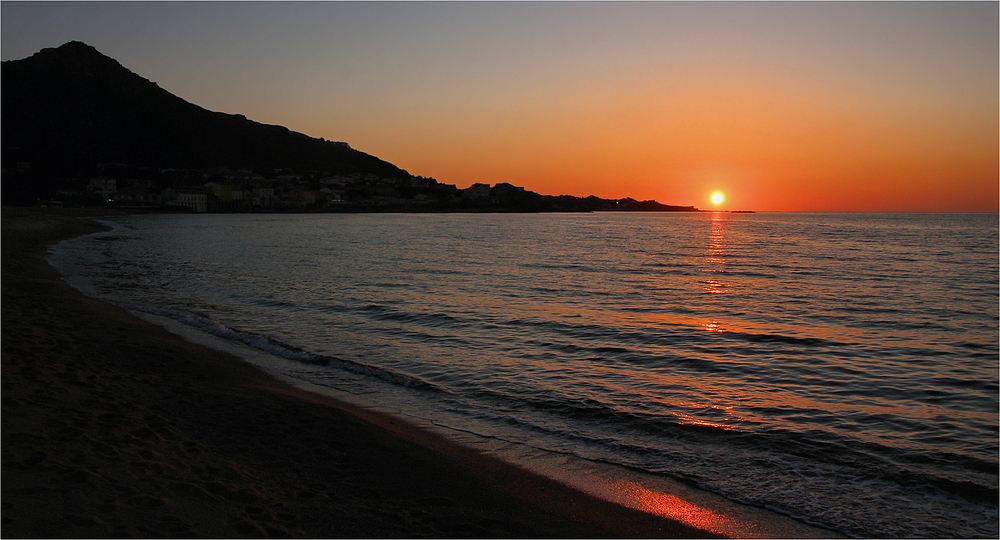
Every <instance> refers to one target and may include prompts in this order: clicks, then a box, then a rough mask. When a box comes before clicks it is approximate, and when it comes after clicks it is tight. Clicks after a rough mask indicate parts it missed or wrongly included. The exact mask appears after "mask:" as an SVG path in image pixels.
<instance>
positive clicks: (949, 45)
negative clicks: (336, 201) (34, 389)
mask: <svg viewBox="0 0 1000 540" xmlns="http://www.w3.org/2000/svg"><path fill="white" fill-rule="evenodd" d="M998 5H1000V4H998V3H997V2H972V3H965V2H912V3H911V2H878V3H868V2H831V3H826V2H822V3H821V2H774V3H770V2H768V3H763V2H549V3H534V2H510V3H506V2H501V3H495V2H489V3H479V2H469V3H466V2H439V3H424V2H350V3H347V2H343V3H342V2H306V3H290V2H276V3H271V2H248V3H244V2H218V3H214V2H213V3H208V2H183V3H181V2H139V3H128V2H109V3H89V2H69V3H62V2H24V3H19V2H3V3H2V4H0V44H2V45H0V56H2V58H3V60H13V59H20V58H25V57H27V56H30V55H31V54H34V53H35V52H37V51H38V50H40V49H42V48H45V47H56V46H59V45H61V44H63V43H65V42H67V41H70V40H79V41H83V42H85V43H88V44H90V45H93V46H94V47H96V48H97V49H98V50H100V51H101V52H102V53H104V54H106V55H108V56H110V57H112V58H115V59H116V60H118V61H119V62H120V63H121V64H122V65H124V66H125V67H127V68H129V69H130V70H132V71H133V72H135V73H137V74H139V75H141V76H143V77H145V78H147V79H150V80H152V81H155V82H156V83H157V84H159V85H160V87H162V88H164V89H166V90H168V91H170V92H171V93H173V94H175V95H178V96H180V97H182V98H184V99H186V100H187V101H190V102H192V103H195V104H198V105H201V106H203V107H205V108H208V109H211V110H215V111H223V112H228V113H239V114H244V115H246V116H247V117H248V118H250V119H252V120H256V121H259V122H264V123H268V124H280V125H283V126H287V127H288V128H290V129H292V130H295V131H300V132H303V133H306V134H308V135H311V136H314V137H324V138H326V139H330V140H337V141H347V142H349V143H350V144H351V146H352V147H354V148H356V149H359V150H362V151H364V152H367V153H369V154H373V155H375V156H378V157H380V158H382V159H385V160H387V161H390V162H392V163H393V164H395V165H397V166H399V167H402V168H404V169H406V170H408V171H409V172H410V173H411V174H415V175H422V176H433V177H434V178H436V179H438V180H439V181H441V182H446V183H450V184H457V185H458V186H459V187H462V188H464V187H467V186H469V185H471V184H472V183H475V182H483V183H489V184H495V183H498V182H510V183H512V184H515V185H519V186H524V187H526V188H527V189H530V190H532V191H537V192H539V193H542V194H547V195H558V194H568V195H576V196H587V195H597V196H600V197H606V198H621V197H634V198H636V199H640V200H644V199H656V200H658V201H660V202H663V203H667V204H677V205H693V206H697V207H699V208H703V209H710V208H720V209H729V210H741V209H748V210H757V211H987V212H997V211H998V210H1000V178H998V168H1000V22H998V21H1000V10H998ZM716 191H719V192H722V193H724V194H725V196H726V199H725V201H724V202H723V203H722V204H721V205H718V206H716V205H714V204H712V202H710V200H709V197H710V196H711V194H712V193H714V192H716Z"/></svg>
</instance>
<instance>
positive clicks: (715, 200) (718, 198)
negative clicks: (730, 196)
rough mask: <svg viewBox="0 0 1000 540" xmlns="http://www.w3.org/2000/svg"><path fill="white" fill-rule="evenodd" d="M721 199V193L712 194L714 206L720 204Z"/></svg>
mask: <svg viewBox="0 0 1000 540" xmlns="http://www.w3.org/2000/svg"><path fill="white" fill-rule="evenodd" d="M722 198H723V197H722V194H721V193H718V192H716V193H713V194H712V202H713V203H715V204H719V203H721V202H722Z"/></svg>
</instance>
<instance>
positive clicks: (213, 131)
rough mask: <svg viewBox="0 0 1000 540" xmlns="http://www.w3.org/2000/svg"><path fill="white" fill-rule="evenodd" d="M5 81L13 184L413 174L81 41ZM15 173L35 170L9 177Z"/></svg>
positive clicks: (42, 54) (8, 64)
mask: <svg viewBox="0 0 1000 540" xmlns="http://www.w3.org/2000/svg"><path fill="white" fill-rule="evenodd" d="M0 83H2V90H0V92H2V144H3V164H4V169H5V174H4V177H5V184H6V183H7V180H8V177H17V178H16V179H15V180H17V181H25V180H24V179H25V178H26V176H31V177H32V179H33V180H34V181H46V180H47V181H49V182H51V181H52V180H51V179H53V178H57V177H60V176H63V177H74V176H77V177H78V176H81V175H86V174H93V173H94V171H96V170H99V167H100V164H107V163H115V164H124V165H127V166H130V167H140V168H141V167H148V168H177V169H201V168H208V167H217V166H224V167H230V168H252V169H255V170H257V171H270V170H273V169H276V168H282V169H294V170H296V171H322V172H324V173H327V174H351V173H365V174H369V173H371V174H375V175H377V176H379V177H383V178H385V177H394V178H407V177H409V176H410V175H409V173H407V172H406V171H405V170H403V169H400V168H398V167H396V166H395V165H393V164H391V163H388V162H386V161H383V160H380V159H378V158H376V157H374V156H371V155H369V154H365V153H364V152H359V151H357V150H354V149H351V148H350V147H349V146H348V145H347V144H346V143H336V142H330V141H325V140H323V139H317V138H313V137H309V136H307V135H304V134H302V133H297V132H294V131H291V130H289V129H287V128H285V127H282V126H275V125H267V124H261V123H259V122H254V121H251V120H248V119H246V118H245V117H244V116H242V115H232V114H224V113H219V112H213V111H209V110H207V109H204V108H202V107H199V106H197V105H194V104H192V103H189V102H187V101H185V100H183V99H181V98H179V97H177V96H175V95H173V94H171V93H170V92H168V91H166V90H164V89H162V88H160V87H159V86H158V85H157V84H156V83H154V82H151V81H149V80H147V79H145V78H143V77H140V76H139V75H136V74H135V73H133V72H131V71H129V70H128V69H126V68H125V67H123V66H122V65H121V64H119V63H118V62H117V61H116V60H114V59H112V58H109V57H107V56H105V55H103V54H101V53H100V52H99V51H98V50H97V49H95V48H93V47H91V46H90V45H87V44H85V43H81V42H78V41H71V42H69V43H66V44H65V45H62V46H60V47H57V48H47V49H42V50H41V51H39V52H38V53H36V54H34V55H32V56H30V57H28V58H24V59H21V60H11V61H5V62H3V65H2V74H0ZM15 167H19V168H26V167H30V170H31V172H32V174H31V175H24V174H20V175H12V174H6V173H7V172H8V171H13V170H15ZM6 188H7V186H5V192H6V191H7V189H6Z"/></svg>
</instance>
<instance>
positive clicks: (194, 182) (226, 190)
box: [63, 167, 530, 212]
mask: <svg viewBox="0 0 1000 540" xmlns="http://www.w3.org/2000/svg"><path fill="white" fill-rule="evenodd" d="M161 173H163V174H164V179H162V180H159V181H158V180H147V179H124V180H116V179H115V178H109V177H98V178H93V179H90V180H89V184H88V185H87V186H86V190H87V194H88V195H89V199H90V200H95V199H97V200H100V201H102V202H104V203H106V204H111V205H113V206H115V207H119V208H132V209H166V210H169V209H176V210H182V211H190V212H248V211H276V210H293V211H294V210H336V209H365V208H370V209H372V210H377V209H378V208H379V207H384V208H396V207H411V208H412V207H420V206H425V207H430V206H435V205H437V206H441V205H446V206H447V205H456V204H458V205H484V204H489V203H490V202H491V201H492V202H497V201H509V200H511V199H512V198H515V197H518V196H520V195H523V194H525V193H526V192H525V190H524V188H521V187H516V186H513V185H511V184H506V183H503V184H497V185H496V186H494V187H490V186H489V185H488V184H473V185H472V186H471V187H469V188H467V189H464V190H461V189H458V188H457V187H456V186H454V185H451V184H441V183H438V182H437V181H436V180H435V179H433V178H424V177H421V176H411V177H408V178H380V177H379V176H377V175H375V174H364V173H353V174H350V175H345V176H317V175H297V174H295V173H294V172H293V171H290V170H277V171H274V174H273V175H271V176H270V177H268V178H265V177H264V176H263V175H261V174H258V173H255V172H254V171H252V170H248V169H243V170H232V169H228V168H225V167H215V168H212V169H205V170H202V171H161ZM170 173H176V174H170ZM177 179H182V180H181V181H178V180H177ZM527 193H530V192H527ZM63 195H70V194H67V193H64V194H63ZM63 198H66V197H63Z"/></svg>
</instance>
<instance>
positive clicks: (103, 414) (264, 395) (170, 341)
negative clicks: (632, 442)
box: [0, 208, 708, 538]
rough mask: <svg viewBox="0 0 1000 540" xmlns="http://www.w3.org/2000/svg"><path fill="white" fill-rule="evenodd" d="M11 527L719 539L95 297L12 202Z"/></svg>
mask: <svg viewBox="0 0 1000 540" xmlns="http://www.w3.org/2000/svg"><path fill="white" fill-rule="evenodd" d="M2 221H3V236H2V267H3V282H2V304H0V308H2V352H3V365H2V367H3V371H2V402H3V403H2V405H3V413H2V432H0V436H2V446H3V455H2V468H3V471H2V489H3V493H2V495H3V497H2V499H3V502H2V505H3V506H2V520H0V521H2V528H0V534H2V536H3V537H5V538H16V537H109V536H112V537H114V536H118V537H120V536H138V537H162V536H167V537H203V536H221V537H263V536H298V537H303V536H305V537H421V536H433V537H442V536H448V537H611V536H619V537H703V536H708V535H707V533H705V532H704V531H700V530H698V529H694V528H691V527H687V526H685V525H683V524H680V523H677V522H674V521H671V520H668V519H664V518H660V517H657V516H653V515H650V514H645V513H642V512H638V511H634V510H630V509H627V508H624V507H621V506H617V505H614V504H611V503H608V502H605V501H603V500H600V499H597V498H594V497H591V496H588V495H585V494H583V493H581V492H578V491H575V490H572V489H569V488H567V487H565V486H563V485H561V484H559V483H557V482H554V481H551V480H549V479H546V478H544V477H541V476H538V475H535V474H532V473H529V472H526V471H524V470H522V469H519V468H516V467H514V466H511V465H508V464H505V463H503V462H500V461H498V460H496V459H492V458H489V457H486V456H483V455H480V454H477V453H475V452H473V451H471V450H468V449H465V448H463V447H460V446H458V445H455V444H453V443H450V442H448V441H445V440H443V439H441V438H440V437H438V436H435V435H432V434H429V433H426V432H423V431H421V430H419V429H417V428H414V427H412V426H409V425H407V424H405V423H403V422H400V421H398V420H396V419H393V418H389V417H386V416H384V415H379V414H376V413H372V412H369V411H365V410H360V409H358V408H355V407H352V406H349V405H346V404H343V403H339V402H336V401H334V400H331V399H328V398H323V397H318V396H315V395H311V394H306V393H303V392H300V391H297V390H294V389H291V388H289V387H287V386H285V385H282V384H280V383H278V382H277V381H275V380H274V379H272V378H270V377H269V376H267V375H265V374H263V373H262V372H260V371H258V370H256V369H255V368H253V367H251V366H249V365H248V364H246V363H244V362H242V361H240V360H238V359H236V358H234V357H231V356H228V355H225V354H223V353H220V352H217V351H214V350H211V349H208V348H205V347H201V346H198V345H194V344H191V343H188V342H185V341H184V340H182V339H181V338H179V337H177V336H176V335H173V334H170V333H168V332H167V331H166V330H164V329H162V328H160V327H158V326H155V325H152V324H149V323H146V322H143V321H141V320H139V319H137V318H135V317H133V316H131V315H130V314H128V313H127V312H126V311H124V310H122V309H120V308H117V307H115V306H111V305H108V304H105V303H102V302H99V301H97V300H93V299H90V298H87V297H85V296H83V295H82V294H81V293H79V292H78V291H76V290H75V289H73V288H71V287H70V286H68V285H67V284H66V283H65V282H63V281H62V280H61V278H60V276H59V274H58V273H57V272H56V271H55V270H54V269H53V268H52V267H51V266H49V265H48V264H47V263H46V262H45V260H44V258H43V257H44V255H45V253H46V246H47V245H51V244H52V243H54V242H56V241H58V240H60V239H63V238H68V237H72V236H76V235H80V234H85V233H89V232H94V231H97V230H99V229H100V226H99V225H98V224H97V223H95V222H92V221H89V220H84V219H79V218H76V217H72V216H71V215H69V213H68V212H65V211H63V212H52V213H46V212H42V211H38V210H24V209H13V208H5V209H4V210H3V212H2Z"/></svg>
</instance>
